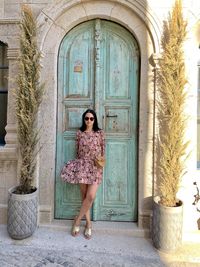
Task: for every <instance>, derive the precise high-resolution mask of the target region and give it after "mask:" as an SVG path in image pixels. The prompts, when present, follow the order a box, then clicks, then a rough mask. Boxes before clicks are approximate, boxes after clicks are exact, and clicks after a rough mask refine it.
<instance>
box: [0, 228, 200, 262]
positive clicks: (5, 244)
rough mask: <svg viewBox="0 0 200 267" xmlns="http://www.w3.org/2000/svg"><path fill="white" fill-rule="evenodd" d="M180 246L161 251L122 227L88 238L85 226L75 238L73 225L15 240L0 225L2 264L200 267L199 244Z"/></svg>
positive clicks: (39, 229)
mask: <svg viewBox="0 0 200 267" xmlns="http://www.w3.org/2000/svg"><path fill="white" fill-rule="evenodd" d="M199 245H200V244H199ZM181 249H182V250H180V251H179V252H178V254H176V253H174V254H173V253H172V254H171V255H169V254H165V253H160V252H158V251H157V250H155V249H154V247H153V246H152V243H151V240H150V239H147V238H144V237H135V236H134V235H133V234H130V235H125V234H122V233H120V231H119V232H115V234H114V233H112V234H109V233H107V232H105V233H104V232H103V231H95V230H94V231H93V238H92V239H91V240H86V239H85V238H84V237H83V228H81V233H80V235H79V236H78V237H76V238H74V237H72V236H71V235H70V228H62V229H60V230H59V229H51V228H47V227H39V228H38V229H37V230H36V231H35V233H34V234H33V235H32V236H31V237H29V238H27V239H24V240H13V239H11V238H10V237H9V236H8V234H7V230H6V226H3V225H0V267H15V266H16V267H29V266H30V267H43V266H47V267H60V266H64V267H65V266H68V267H89V266H90V267H164V266H167V267H200V261H199V262H198V259H199V260H200V250H199V247H198V245H196V244H193V246H192V245H191V244H188V246H184V247H182V248H181ZM194 252H195V253H196V254H194ZM188 259H189V261H188Z"/></svg>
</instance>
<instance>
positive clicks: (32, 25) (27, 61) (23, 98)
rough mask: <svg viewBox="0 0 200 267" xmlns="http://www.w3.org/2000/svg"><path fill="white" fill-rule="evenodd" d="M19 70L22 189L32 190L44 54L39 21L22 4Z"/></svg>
mask: <svg viewBox="0 0 200 267" xmlns="http://www.w3.org/2000/svg"><path fill="white" fill-rule="evenodd" d="M20 29H21V34H20V56H19V73H18V77H17V84H18V88H17V89H16V93H15V94H16V116H17V123H18V142H19V152H20V171H19V180H20V185H19V187H18V193H21V194H26V193H30V192H31V190H32V186H33V181H34V172H35V167H36V161H35V159H36V154H37V152H36V147H37V144H38V141H39V133H38V130H37V125H36V121H37V114H38V109H39V106H40V103H41V101H42V96H43V93H44V85H40V83H39V78H40V69H41V66H40V58H41V53H40V51H39V49H38V47H37V39H36V35H37V25H36V20H35V18H34V16H33V14H32V11H31V9H30V8H29V7H28V6H26V5H24V6H23V7H22V21H21V25H20Z"/></svg>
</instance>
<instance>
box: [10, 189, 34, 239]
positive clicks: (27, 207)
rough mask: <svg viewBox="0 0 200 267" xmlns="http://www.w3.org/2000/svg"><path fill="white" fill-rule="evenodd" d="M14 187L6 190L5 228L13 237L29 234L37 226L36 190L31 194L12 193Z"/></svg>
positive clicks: (22, 236)
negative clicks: (6, 217)
mask: <svg viewBox="0 0 200 267" xmlns="http://www.w3.org/2000/svg"><path fill="white" fill-rule="evenodd" d="M15 188H16V187H12V188H10V189H9V190H8V222H7V230H8V233H9V235H10V237H12V238H13V239H24V238H27V237H29V236H31V235H32V234H33V233H34V231H35V229H36V227H37V215H38V212H37V210H38V190H37V189H36V191H34V192H33V193H31V194H25V195H19V194H14V193H13V192H14V191H15Z"/></svg>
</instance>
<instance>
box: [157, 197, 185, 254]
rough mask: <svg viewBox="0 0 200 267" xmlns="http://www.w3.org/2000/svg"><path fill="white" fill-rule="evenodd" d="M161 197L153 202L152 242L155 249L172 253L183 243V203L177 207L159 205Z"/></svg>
mask: <svg viewBox="0 0 200 267" xmlns="http://www.w3.org/2000/svg"><path fill="white" fill-rule="evenodd" d="M159 201H160V197H159V196H156V197H155V198H154V202H153V221H152V240H153V245H154V246H155V248H157V249H159V250H162V251H165V252H170V251H174V250H176V249H177V248H178V247H180V246H181V243H182V225H183V203H182V201H179V202H180V205H179V206H177V207H165V206H163V205H161V204H159Z"/></svg>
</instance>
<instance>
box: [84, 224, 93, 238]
mask: <svg viewBox="0 0 200 267" xmlns="http://www.w3.org/2000/svg"><path fill="white" fill-rule="evenodd" d="M84 237H85V238H86V239H90V238H91V237H92V228H91V227H87V226H86V227H85V231H84Z"/></svg>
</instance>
